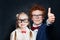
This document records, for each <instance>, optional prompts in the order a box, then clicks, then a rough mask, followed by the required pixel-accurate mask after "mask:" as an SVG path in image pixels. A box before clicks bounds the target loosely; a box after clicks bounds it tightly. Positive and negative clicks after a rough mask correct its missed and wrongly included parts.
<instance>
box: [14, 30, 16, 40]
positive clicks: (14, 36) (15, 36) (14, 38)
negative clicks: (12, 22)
mask: <svg viewBox="0 0 60 40" xmlns="http://www.w3.org/2000/svg"><path fill="white" fill-rule="evenodd" d="M14 40H16V31H15V35H14Z"/></svg>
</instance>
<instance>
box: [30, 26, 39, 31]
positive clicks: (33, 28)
mask: <svg viewBox="0 0 60 40" xmlns="http://www.w3.org/2000/svg"><path fill="white" fill-rule="evenodd" d="M38 28H39V27H32V28H31V30H32V31H34V30H35V29H38Z"/></svg>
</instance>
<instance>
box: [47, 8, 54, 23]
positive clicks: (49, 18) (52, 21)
mask: <svg viewBox="0 0 60 40" xmlns="http://www.w3.org/2000/svg"><path fill="white" fill-rule="evenodd" d="M48 21H49V22H50V23H54V22H55V15H54V14H53V13H51V8H48Z"/></svg>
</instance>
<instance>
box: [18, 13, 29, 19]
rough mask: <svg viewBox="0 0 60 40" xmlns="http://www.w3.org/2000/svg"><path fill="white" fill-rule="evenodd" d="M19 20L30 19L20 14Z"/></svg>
mask: <svg viewBox="0 0 60 40" xmlns="http://www.w3.org/2000/svg"><path fill="white" fill-rule="evenodd" d="M18 18H19V19H28V15H27V14H24V13H22V14H20V15H19V17H18Z"/></svg>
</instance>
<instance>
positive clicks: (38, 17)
mask: <svg viewBox="0 0 60 40" xmlns="http://www.w3.org/2000/svg"><path fill="white" fill-rule="evenodd" d="M43 19H44V18H43V11H40V10H34V11H32V21H33V22H34V24H40V23H42V21H43Z"/></svg>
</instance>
